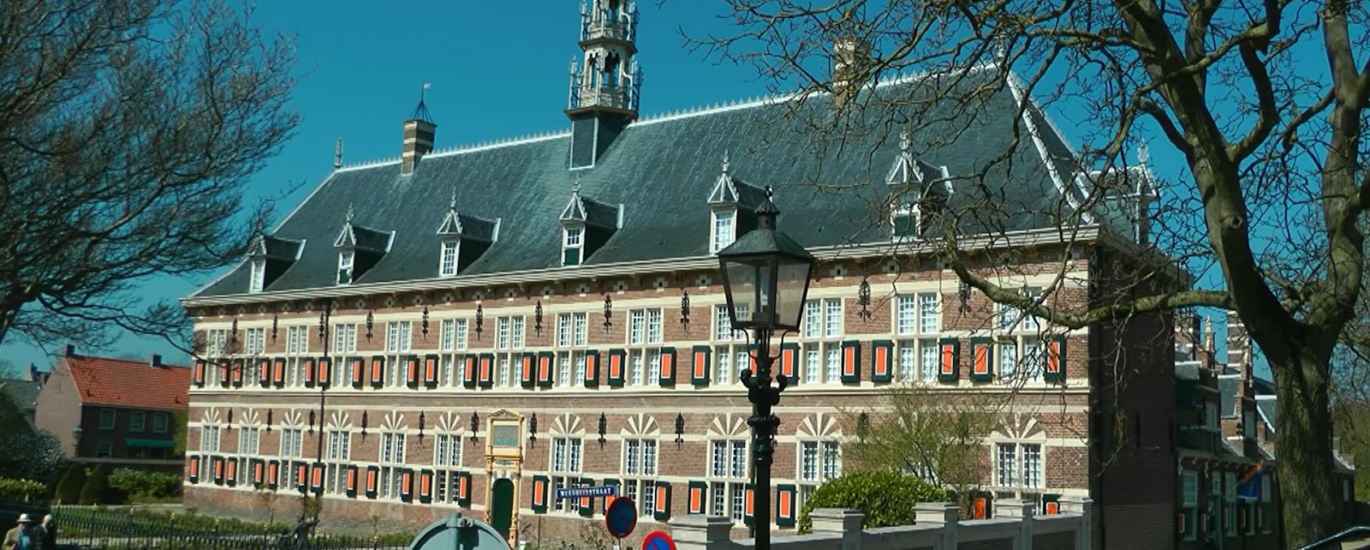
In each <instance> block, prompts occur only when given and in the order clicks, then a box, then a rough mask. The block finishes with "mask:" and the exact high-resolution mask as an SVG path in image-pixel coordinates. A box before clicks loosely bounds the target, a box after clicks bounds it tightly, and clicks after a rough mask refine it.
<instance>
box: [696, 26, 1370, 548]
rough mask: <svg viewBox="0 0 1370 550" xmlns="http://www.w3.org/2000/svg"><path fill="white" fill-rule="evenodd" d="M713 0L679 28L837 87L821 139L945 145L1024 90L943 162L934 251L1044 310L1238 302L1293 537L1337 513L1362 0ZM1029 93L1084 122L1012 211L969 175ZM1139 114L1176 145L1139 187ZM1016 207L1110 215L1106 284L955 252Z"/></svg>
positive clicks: (995, 164) (995, 165)
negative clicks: (967, 152) (1000, 121)
mask: <svg viewBox="0 0 1370 550" xmlns="http://www.w3.org/2000/svg"><path fill="white" fill-rule="evenodd" d="M726 3H727V4H728V6H729V7H730V8H731V10H730V11H729V12H728V13H726V14H724V15H722V17H724V18H726V19H728V20H730V21H732V22H733V23H735V24H736V25H737V29H738V30H737V32H736V33H734V34H731V35H727V36H715V37H706V38H698V39H694V44H695V45H696V46H697V47H700V48H702V49H704V50H705V52H706V53H707V54H710V55H715V56H718V57H721V58H724V59H731V60H734V61H737V62H742V63H747V64H751V65H752V66H755V67H756V68H757V70H758V73H759V75H760V76H761V77H762V78H763V79H767V80H768V81H769V82H771V83H772V85H773V87H774V89H775V90H776V91H785V92H787V93H788V92H793V90H795V89H798V90H800V91H799V92H798V100H797V101H791V102H789V103H788V104H789V105H793V106H795V107H794V108H793V109H792V112H791V114H792V115H793V117H794V118H799V117H802V116H803V115H804V113H805V112H806V111H805V110H804V109H803V108H802V105H803V104H804V103H805V102H806V101H807V99H808V98H809V97H811V96H812V95H813V94H815V93H818V92H822V93H828V92H834V93H835V95H834V101H837V100H841V106H840V109H839V111H840V112H842V113H845V114H846V115H847V116H826V115H825V116H819V117H810V123H812V124H814V125H815V127H817V128H820V129H825V130H827V133H826V134H825V135H827V136H830V137H831V139H829V140H827V143H826V146H827V147H843V146H845V145H846V144H848V143H851V142H852V141H851V140H848V139H846V138H848V137H849V136H851V135H852V134H853V133H857V132H889V131H890V129H891V128H902V129H903V130H904V131H905V132H908V133H909V134H910V135H912V136H913V137H914V139H915V140H918V143H917V144H915V146H914V148H915V149H932V148H938V147H945V146H947V145H948V144H950V143H954V142H955V140H956V138H957V137H958V136H959V132H960V131H962V130H964V129H965V128H967V127H969V126H971V125H973V124H980V123H983V120H982V119H981V118H980V117H979V115H982V114H984V113H985V112H986V111H987V108H986V107H985V105H986V104H987V103H989V102H990V98H991V97H994V96H995V94H1000V93H1002V92H1004V91H1005V90H1006V89H1007V90H1008V91H1010V92H1012V93H1014V94H1015V96H1016V97H1019V98H1031V99H1027V100H1021V101H1019V102H1018V103H1017V105H1018V106H1017V112H1016V113H1014V114H1015V115H1016V116H1015V117H1012V120H1011V121H1010V122H1009V123H1008V124H1007V125H1006V126H1005V131H1007V132H1009V133H1011V139H1009V140H1008V145H1007V146H1006V147H1005V148H1004V150H1002V151H997V152H991V156H992V157H994V158H993V161H991V162H989V163H986V164H985V165H983V166H976V167H975V168H974V169H973V170H972V171H971V172H968V173H952V174H950V175H949V176H948V177H946V178H941V179H943V180H946V181H949V182H954V183H955V184H956V186H957V192H958V193H960V194H962V195H963V198H962V200H963V202H962V203H960V204H959V205H957V204H952V205H948V207H947V210H946V212H944V213H943V217H944V220H943V222H944V223H943V224H942V225H941V226H940V230H941V234H940V235H936V236H938V237H940V238H939V239H937V240H936V244H934V246H935V247H936V250H937V254H938V255H939V256H940V257H941V260H942V261H945V262H947V265H948V266H949V267H950V268H951V269H952V270H954V271H955V273H956V275H957V276H958V277H959V278H960V279H961V281H963V282H964V283H966V284H968V285H969V286H970V287H973V288H974V289H976V290H977V291H979V292H980V293H983V294H984V295H986V296H988V297H989V298H990V299H991V300H993V301H994V302H996V303H1000V304H1008V305H1012V306H1015V307H1017V308H1021V309H1023V310H1026V311H1028V312H1030V313H1031V314H1032V315H1035V316H1037V317H1040V318H1042V319H1046V320H1048V321H1050V322H1051V323H1054V324H1055V325H1057V326H1062V327H1068V328H1080V327H1086V326H1090V325H1096V324H1099V323H1118V322H1126V321H1127V320H1129V319H1136V318H1139V317H1140V316H1147V315H1155V314H1158V313H1164V312H1167V311H1170V310H1173V309H1175V308H1181V307H1194V306H1206V307H1216V308H1222V309H1228V310H1234V311H1236V312H1237V314H1238V315H1239V317H1240V318H1241V319H1242V321H1243V322H1244V323H1245V325H1246V327H1247V328H1248V330H1249V332H1250V334H1251V336H1252V338H1253V339H1254V340H1255V342H1256V343H1257V344H1258V345H1259V347H1260V349H1261V350H1262V352H1263V353H1264V355H1265V356H1266V358H1267V359H1268V360H1269V363H1270V366H1271V370H1272V372H1273V374H1274V377H1275V384H1276V392H1277V395H1278V398H1279V404H1278V410H1277V412H1278V416H1279V419H1280V420H1279V422H1280V430H1279V431H1278V432H1277V449H1278V450H1279V453H1280V467H1279V476H1278V479H1279V484H1280V493H1281V494H1282V495H1284V505H1283V514H1284V522H1283V525H1284V526H1285V533H1286V539H1287V541H1286V542H1287V543H1288V544H1290V545H1299V544H1303V543H1307V542H1311V541H1313V540H1316V539H1318V538H1320V537H1322V536H1324V535H1327V534H1330V532H1332V530H1334V529H1335V528H1336V527H1337V526H1338V523H1339V518H1338V517H1337V514H1336V513H1335V508H1334V506H1335V504H1334V503H1335V502H1336V501H1337V500H1338V494H1337V486H1336V483H1335V477H1334V474H1333V459H1332V437H1331V436H1332V433H1331V426H1332V418H1331V413H1330V411H1329V404H1330V383H1331V380H1332V372H1331V369H1330V366H1329V365H1330V361H1331V359H1332V357H1333V353H1334V349H1336V346H1337V343H1338V338H1339V337H1340V335H1341V334H1342V333H1343V329H1344V328H1345V327H1346V326H1347V323H1348V322H1350V321H1351V320H1352V319H1353V318H1354V317H1355V315H1356V312H1357V307H1358V306H1359V305H1360V304H1362V303H1363V300H1362V299H1361V298H1360V292H1361V290H1362V280H1361V278H1362V275H1363V273H1364V265H1365V263H1364V259H1365V257H1364V256H1365V252H1364V236H1363V232H1362V225H1361V224H1362V223H1364V222H1365V221H1366V216H1365V215H1364V210H1365V209H1366V208H1367V207H1370V190H1367V188H1366V187H1365V185H1364V184H1365V182H1364V169H1363V168H1362V166H1363V165H1364V162H1365V157H1366V155H1367V151H1366V146H1365V143H1364V142H1363V140H1362V136H1363V134H1364V133H1365V128H1366V125H1367V106H1370V59H1366V58H1367V57H1370V52H1367V48H1366V44H1367V41H1370V32H1367V24H1370V20H1368V17H1367V16H1370V12H1367V7H1366V5H1365V4H1364V3H1359V2H1350V1H1347V0H1328V1H1327V2H1323V3H1317V4H1314V3H1298V2H1280V1H1274V0H1271V1H1262V2H1255V1H1250V0H1228V1H1223V0H1197V1H1196V0H1179V1H1169V0H1135V1H1132V0H1129V1H1125V2H1123V1H1119V2H1103V1H1099V2H1080V1H1076V0H1065V1H1064V2H1036V1H1014V2H947V1H940V0H934V1H927V2H915V1H896V2H882V3H869V2H866V1H864V0H829V1H827V2H807V1H798V0H727V2H726ZM834 42H839V43H844V44H847V45H848V46H849V47H847V48H846V50H845V51H846V52H847V53H848V54H850V53H851V52H858V53H865V51H864V50H863V49H862V48H860V47H851V46H850V45H852V44H860V45H865V46H868V47H869V57H868V58H865V57H863V58H861V59H856V56H851V57H849V58H847V59H840V61H843V62H842V63H838V64H836V66H837V67H839V68H841V69H844V70H843V71H840V72H839V71H832V70H830V67H833V66H834V63H833V61H834V59H833V56H832V54H831V53H830V52H831V51H833V49H832V48H831V44H833V43H834ZM839 51H841V50H839ZM1357 56H1360V57H1361V58H1362V59H1361V61H1360V64H1359V65H1358V63H1357ZM914 71H917V72H919V73H921V74H923V75H925V76H923V77H922V78H920V79H918V84H917V85H915V86H906V87H902V88H901V87H895V86H885V87H880V88H871V87H865V88H864V89H865V90H867V92H862V93H856V94H854V93H852V90H853V89H856V88H861V87H863V86H866V85H867V84H869V83H870V82H871V81H875V82H881V81H888V80H890V79H891V77H893V76H896V75H900V74H907V73H910V72H914ZM834 73H836V74H834ZM901 91H902V93H901ZM891 106H893V107H896V108H890V107H891ZM1037 109H1043V110H1046V109H1054V110H1055V111H1057V112H1062V113H1068V114H1069V115H1070V117H1069V118H1070V121H1071V123H1072V126H1073V130H1074V131H1075V132H1074V133H1076V134H1077V135H1075V136H1072V137H1073V138H1075V139H1078V140H1081V141H1082V142H1083V143H1082V147H1081V148H1080V149H1079V150H1078V151H1075V152H1074V154H1072V155H1069V156H1070V158H1069V159H1059V158H1056V159H1050V161H1051V162H1057V163H1063V162H1068V163H1070V165H1069V166H1068V167H1067V170H1066V171H1065V173H1063V174H1060V176H1061V178H1060V179H1061V180H1064V182H1065V183H1066V185H1065V186H1064V190H1063V192H1062V193H1061V201H1059V203H1058V204H1056V205H1054V207H1053V208H1050V209H1041V210H1039V211H1035V212H1023V208H1024V205H1020V204H1010V203H1006V202H1005V198H1004V197H1003V196H1002V195H999V194H997V193H995V192H994V189H998V188H999V187H998V186H993V185H984V184H985V182H988V181H993V180H995V179H996V178H1000V179H1002V178H1003V176H1004V173H1005V172H1004V170H1005V167H1006V166H1008V165H1011V164H1012V163H1014V162H1018V161H1021V160H1022V159H1023V158H1026V157H1024V156H1022V155H1025V154H1028V153H1029V152H1030V153H1031V154H1036V153H1037V152H1036V151H1032V149H1033V148H1034V147H1039V146H1040V143H1038V142H1035V141H1034V140H1035V139H1036V138H1037V132H1035V131H1034V130H1033V128H1032V127H1031V125H1032V124H1034V123H1035V124H1048V123H1047V122H1045V121H1043V120H1042V119H1041V117H1040V115H1039V114H1037V113H1036V110H1037ZM812 111H813V110H812V109H810V110H808V112H812ZM1153 136H1154V137H1155V138H1156V139H1155V140H1154V141H1155V142H1156V143H1158V144H1163V145H1165V146H1168V147H1169V148H1170V149H1171V152H1173V154H1174V156H1177V157H1178V158H1181V159H1183V166H1182V167H1181V169H1178V170H1176V171H1175V173H1170V174H1160V175H1159V176H1157V177H1155V178H1154V179H1153V181H1156V182H1157V184H1156V185H1157V186H1158V187H1159V190H1160V191H1162V194H1161V198H1160V199H1158V200H1157V201H1156V202H1155V203H1153V204H1145V203H1143V204H1140V205H1139V204H1136V200H1137V199H1138V196H1139V195H1141V196H1145V195H1146V194H1147V193H1146V191H1147V190H1146V189H1143V188H1142V187H1139V185H1141V184H1140V183H1139V180H1145V179H1147V178H1143V177H1140V176H1143V175H1147V174H1144V171H1145V170H1147V169H1146V168H1145V167H1137V166H1129V165H1128V160H1129V159H1128V158H1127V156H1128V155H1127V154H1126V153H1127V152H1129V151H1132V150H1136V149H1137V148H1138V145H1139V144H1141V143H1144V142H1145V141H1146V140H1147V139H1149V138H1151V137H1153ZM1159 148H1160V147H1159V146H1158V147H1156V149H1158V150H1159ZM996 153H997V156H994V155H995V154H996ZM1043 156H1045V155H1043ZM1044 160H1047V159H1044ZM1058 165H1059V164H1058ZM1139 170H1140V171H1139ZM1134 175H1135V176H1138V177H1133V176H1134ZM813 183H816V184H819V185H836V183H835V182H823V181H815V182H813ZM967 194H969V195H970V196H975V197H976V200H974V201H966V199H965V198H964V197H965V195H967ZM1024 215H1029V216H1030V215H1039V216H1044V217H1048V218H1049V219H1051V220H1054V222H1055V224H1056V225H1058V226H1059V227H1061V231H1060V233H1061V245H1062V246H1072V245H1075V244H1076V243H1077V242H1078V239H1077V235H1078V234H1079V232H1080V231H1081V229H1082V228H1086V227H1090V226H1111V227H1128V226H1131V227H1132V228H1133V229H1134V230H1135V234H1133V235H1128V234H1127V233H1132V232H1133V231H1125V232H1124V233H1123V235H1124V237H1125V238H1124V240H1131V241H1135V242H1133V243H1130V244H1131V246H1128V247H1126V248H1125V250H1126V251H1127V252H1128V253H1127V254H1126V256H1127V258H1123V259H1122V261H1117V262H1113V264H1112V265H1114V266H1115V269H1124V268H1125V269H1126V270H1127V271H1126V272H1115V273H1110V274H1109V275H1108V279H1109V281H1110V284H1109V285H1107V288H1096V287H1095V286H1096V285H1095V283H1096V282H1091V287H1090V292H1091V293H1092V294H1093V295H1092V296H1091V299H1090V300H1089V301H1088V302H1087V304H1086V306H1085V307H1080V306H1078V305H1072V306H1070V307H1064V306H1061V305H1059V304H1058V302H1057V301H1056V300H1054V299H1053V298H1052V296H1053V294H1055V293H1057V292H1059V291H1060V283H1065V282H1069V281H1068V277H1067V275H1066V273H1067V267H1066V264H1067V263H1068V262H1066V261H1062V262H1060V264H1061V267H1060V270H1059V273H1058V274H1057V275H1058V276H1057V278H1056V280H1057V283H1058V284H1057V285H1053V286H1052V287H1051V288H1046V289H1044V291H1043V292H1042V293H1041V294H1038V295H1035V296H1030V295H1024V294H1023V293H1021V292H1018V291H1017V289H1015V288H1013V287H1012V286H1011V282H1010V281H1012V280H1013V278H1012V277H1011V276H1008V275H1012V269H1013V268H1012V267H1011V266H1012V264H1013V262H1012V261H1007V260H1009V259H1008V258H1004V257H995V256H994V255H993V253H987V254H985V255H981V256H978V257H976V258H975V259H974V260H973V261H968V260H966V255H965V254H964V253H963V252H964V250H963V247H962V246H961V245H963V244H964V243H965V242H966V241H969V240H971V239H972V238H974V239H979V240H981V241H982V242H983V240H984V239H986V238H997V240H998V242H999V244H1008V245H1010V248H1012V236H1013V233H1012V232H1011V231H1008V230H1007V228H1008V227H1009V226H1010V225H1011V224H1009V223H1008V222H1007V221H1006V220H1010V219H1012V218H1013V217H1014V216H1024ZM1114 221H1118V222H1120V223H1116V224H1114V223H1111V222H1114ZM1115 234H1116V232H1115ZM1140 235H1147V238H1145V239H1139V238H1137V237H1138V236H1140ZM1079 248H1085V247H1083V246H1081V247H1079ZM986 256H989V257H986ZM1091 259H1092V258H1091ZM1090 267H1091V269H1092V268H1094V267H1095V266H1094V265H1093V263H1092V262H1091V265H1090ZM1006 270H1007V274H1006ZM1177 273H1178V274H1179V275H1177ZM1185 274H1188V275H1185Z"/></svg>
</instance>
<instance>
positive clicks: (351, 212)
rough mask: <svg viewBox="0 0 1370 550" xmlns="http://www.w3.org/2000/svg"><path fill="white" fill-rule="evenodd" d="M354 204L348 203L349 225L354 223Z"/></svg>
mask: <svg viewBox="0 0 1370 550" xmlns="http://www.w3.org/2000/svg"><path fill="white" fill-rule="evenodd" d="M352 215H353V211H352V203H350V202H349V203H347V223H352Z"/></svg>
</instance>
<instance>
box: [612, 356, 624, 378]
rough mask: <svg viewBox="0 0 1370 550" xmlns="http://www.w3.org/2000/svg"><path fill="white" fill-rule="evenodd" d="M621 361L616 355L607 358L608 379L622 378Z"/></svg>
mask: <svg viewBox="0 0 1370 550" xmlns="http://www.w3.org/2000/svg"><path fill="white" fill-rule="evenodd" d="M622 372H623V360H622V359H621V358H620V357H619V356H618V355H610V356H609V378H618V377H620V376H623V375H622V374H621V373H622Z"/></svg>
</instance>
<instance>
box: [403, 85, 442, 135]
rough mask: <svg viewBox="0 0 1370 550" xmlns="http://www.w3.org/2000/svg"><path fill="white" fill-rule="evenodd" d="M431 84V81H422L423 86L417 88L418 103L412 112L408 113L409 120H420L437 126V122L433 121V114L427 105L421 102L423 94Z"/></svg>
mask: <svg viewBox="0 0 1370 550" xmlns="http://www.w3.org/2000/svg"><path fill="white" fill-rule="evenodd" d="M432 86H433V84H432V83H430V82H424V83H423V87H422V88H419V104H418V105H416V106H415V107H414V112H413V113H410V114H409V120H422V121H424V122H427V123H429V124H432V125H434V126H437V123H435V122H433V115H432V114H431V113H429V112H428V105H427V104H425V103H424V102H423V99H424V95H426V93H427V91H428V88H431V87H432Z"/></svg>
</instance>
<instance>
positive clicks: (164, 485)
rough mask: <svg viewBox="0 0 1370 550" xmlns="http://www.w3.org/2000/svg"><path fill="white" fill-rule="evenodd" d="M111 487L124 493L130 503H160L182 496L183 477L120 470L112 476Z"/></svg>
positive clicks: (125, 469) (126, 469) (110, 477)
mask: <svg viewBox="0 0 1370 550" xmlns="http://www.w3.org/2000/svg"><path fill="white" fill-rule="evenodd" d="M109 486H110V487H113V488H115V489H117V490H119V491H120V492H122V493H123V494H124V495H125V496H127V497H128V499H129V501H130V502H147V501H158V500H166V499H172V498H176V497H179V496H181V476H179V475H176V474H168V473H160V472H149V471H144V470H133V469H129V468H119V469H117V470H114V473H113V474H110V476H109Z"/></svg>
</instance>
